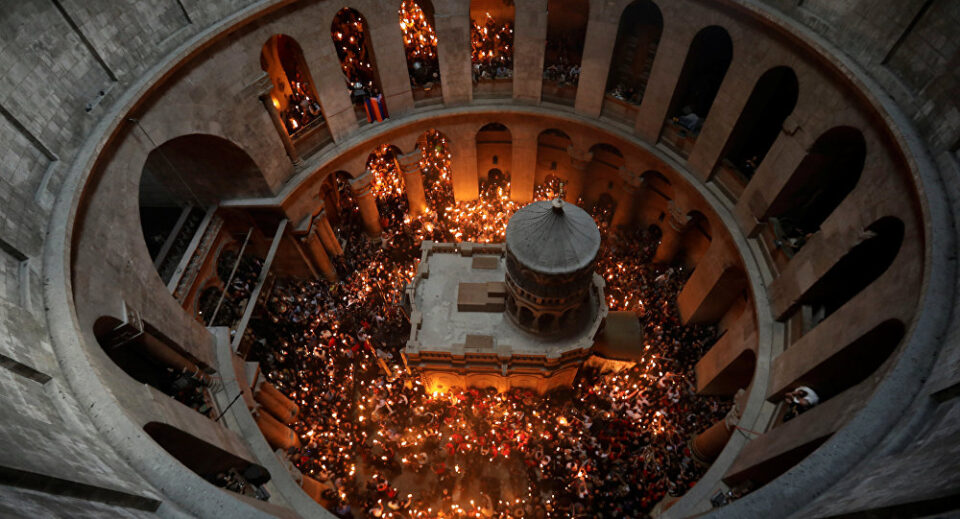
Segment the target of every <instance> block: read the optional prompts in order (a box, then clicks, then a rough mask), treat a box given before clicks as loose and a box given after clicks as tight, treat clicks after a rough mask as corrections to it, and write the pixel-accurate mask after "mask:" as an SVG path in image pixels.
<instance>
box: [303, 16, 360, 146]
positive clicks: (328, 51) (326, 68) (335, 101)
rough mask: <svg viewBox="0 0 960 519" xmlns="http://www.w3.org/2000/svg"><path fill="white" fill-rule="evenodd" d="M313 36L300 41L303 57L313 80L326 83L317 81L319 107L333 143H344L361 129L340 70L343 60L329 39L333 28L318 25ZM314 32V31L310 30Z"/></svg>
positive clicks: (315, 84) (315, 83)
mask: <svg viewBox="0 0 960 519" xmlns="http://www.w3.org/2000/svg"><path fill="white" fill-rule="evenodd" d="M314 30H315V31H316V32H314V33H313V34H305V35H304V37H302V38H298V40H297V41H298V42H299V43H300V45H301V46H302V48H303V56H304V59H305V60H306V61H307V66H308V67H309V68H310V73H311V76H312V77H315V78H323V79H324V81H318V82H314V86H315V87H316V89H317V96H318V97H319V98H320V106H322V107H323V116H324V118H325V119H326V121H327V127H328V128H330V135H331V136H333V141H334V142H341V141H342V140H343V139H344V138H345V137H346V136H347V135H349V134H351V133H353V131H354V130H356V129H357V128H358V127H359V124H358V123H357V116H356V114H355V113H354V111H353V103H351V102H350V91H349V90H347V85H346V83H345V81H344V78H343V71H342V70H341V69H340V60H339V59H337V48H336V47H335V46H334V43H333V39H332V38H330V25H329V24H328V25H327V26H326V27H323V24H316V27H315V28H314ZM311 32H312V31H311Z"/></svg>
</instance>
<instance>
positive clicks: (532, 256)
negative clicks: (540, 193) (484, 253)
mask: <svg viewBox="0 0 960 519" xmlns="http://www.w3.org/2000/svg"><path fill="white" fill-rule="evenodd" d="M507 249H509V250H510V252H511V253H512V254H513V256H514V257H515V258H517V261H519V262H520V263H521V264H522V265H524V266H525V267H527V268H529V269H531V270H533V271H535V272H540V273H542V274H566V273H571V272H576V271H578V270H580V269H583V268H584V267H586V266H587V265H589V264H590V263H591V262H593V260H594V259H595V258H596V257H597V252H598V251H599V250H600V230H599V229H597V224H596V223H595V222H594V221H593V218H591V217H590V215H589V214H587V212H586V211H584V210H583V209H580V208H579V207H577V206H576V205H573V204H568V203H565V202H563V201H562V200H560V199H557V200H552V201H551V200H544V201H541V202H534V203H532V204H529V205H527V206H526V207H524V208H523V209H520V210H519V211H517V212H516V213H515V214H514V215H513V217H511V218H510V222H509V223H507Z"/></svg>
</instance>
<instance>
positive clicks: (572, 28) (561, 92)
mask: <svg viewBox="0 0 960 519" xmlns="http://www.w3.org/2000/svg"><path fill="white" fill-rule="evenodd" d="M589 18H590V2H589V1H588V0H547V46H546V50H545V51H544V55H543V89H542V93H541V98H542V100H543V101H547V102H551V103H557V104H563V105H568V106H573V101H574V99H575V98H576V97H577V82H578V81H579V80H580V62H581V60H582V59H583V44H584V39H585V38H586V36H587V21H588V20H589Z"/></svg>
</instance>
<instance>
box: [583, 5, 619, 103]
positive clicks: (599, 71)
mask: <svg viewBox="0 0 960 519" xmlns="http://www.w3.org/2000/svg"><path fill="white" fill-rule="evenodd" d="M592 11H593V9H591V12H592ZM601 15H603V13H600V14H599V15H598V17H597V18H594V17H591V18H590V20H589V21H588V22H587V36H586V38H585V39H584V45H583V60H581V70H580V81H578V82H577V99H576V101H575V103H574V109H575V110H576V111H577V112H579V113H582V114H584V115H587V116H589V117H599V116H600V109H601V108H603V96H604V95H605V94H606V89H607V75H608V74H609V73H610V60H611V59H613V47H614V45H616V43H617V29H618V28H619V25H620V23H619V20H606V19H600V18H599V16H601Z"/></svg>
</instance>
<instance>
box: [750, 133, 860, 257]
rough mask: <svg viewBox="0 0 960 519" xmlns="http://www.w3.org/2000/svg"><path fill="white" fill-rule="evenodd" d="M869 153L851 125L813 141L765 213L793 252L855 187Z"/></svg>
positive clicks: (779, 236)
mask: <svg viewBox="0 0 960 519" xmlns="http://www.w3.org/2000/svg"><path fill="white" fill-rule="evenodd" d="M866 156H867V146H866V142H865V141H864V138H863V134H862V133H861V132H860V130H858V129H856V128H852V127H849V126H839V127H836V128H832V129H830V130H827V131H826V132H824V133H823V134H822V135H821V136H820V137H819V138H818V139H817V140H816V142H814V144H813V146H812V147H811V148H810V151H809V152H808V153H807V155H806V156H805V157H804V158H803V160H802V161H801V162H800V164H799V165H798V166H797V169H796V170H794V172H793V173H792V174H791V175H790V177H789V179H788V180H787V182H786V184H784V186H783V188H782V189H781V190H780V192H779V193H778V194H777V196H776V197H775V198H774V200H773V202H772V203H771V204H770V207H769V208H768V209H767V211H766V213H765V214H763V215H762V219H764V220H769V221H770V224H771V225H773V227H774V233H775V235H776V238H777V240H778V241H779V242H780V243H782V244H783V246H784V247H786V248H789V250H790V252H791V254H790V255H791V256H792V253H793V252H796V251H797V250H799V249H800V248H801V247H802V246H803V244H804V243H806V240H807V237H808V236H809V235H810V234H812V233H815V232H816V231H817V230H819V229H820V225H822V224H823V222H824V221H826V219H827V217H829V216H830V214H831V213H833V211H834V209H836V208H837V207H838V206H839V205H840V203H841V202H843V200H844V199H845V198H846V197H847V195H849V194H850V192H851V191H853V189H854V188H855V187H856V185H857V182H859V180H860V175H861V173H862V172H863V166H864V162H865V160H866Z"/></svg>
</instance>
